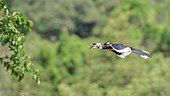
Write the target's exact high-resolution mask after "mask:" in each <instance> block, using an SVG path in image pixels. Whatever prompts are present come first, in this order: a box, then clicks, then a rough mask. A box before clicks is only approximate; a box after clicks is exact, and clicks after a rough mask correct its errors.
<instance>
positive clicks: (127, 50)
mask: <svg viewBox="0 0 170 96" xmlns="http://www.w3.org/2000/svg"><path fill="white" fill-rule="evenodd" d="M91 48H98V49H106V50H109V51H112V52H114V53H115V54H116V55H117V56H118V57H120V58H124V57H126V56H127V55H129V54H131V53H132V52H133V53H135V54H137V55H139V56H140V57H142V58H144V59H148V58H149V57H150V53H149V52H147V51H144V50H139V49H136V48H132V47H130V46H128V45H124V44H111V43H109V42H106V43H103V44H102V43H94V44H93V45H92V46H91Z"/></svg>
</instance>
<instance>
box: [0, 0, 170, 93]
mask: <svg viewBox="0 0 170 96" xmlns="http://www.w3.org/2000/svg"><path fill="white" fill-rule="evenodd" d="M6 1H7V4H8V7H9V9H10V11H12V12H15V11H19V12H23V13H24V14H25V15H26V16H27V17H28V18H29V19H31V20H32V21H33V23H34V26H33V31H32V32H30V33H26V36H27V40H26V44H25V50H26V51H27V54H28V55H30V56H31V60H32V63H33V64H34V65H35V66H36V67H37V68H39V69H40V79H41V84H40V85H36V84H35V83H34V81H33V80H32V78H31V77H29V76H28V77H26V78H25V79H24V80H23V81H22V82H20V83H18V82H17V80H16V79H14V78H13V77H11V76H10V72H6V71H5V68H3V67H1V68H0V96H170V91H169V90H170V63H169V62H170V27H169V25H170V6H169V5H170V0H6ZM106 41H110V42H112V43H117V42H119V43H124V44H127V45H130V46H133V47H135V48H139V49H144V50H147V51H149V52H151V53H152V57H151V58H150V59H148V60H144V59H142V58H140V57H139V56H137V55H134V54H131V55H130V56H127V57H126V58H124V59H119V58H117V57H116V56H115V55H114V54H113V53H111V52H108V51H101V50H90V49H89V47H90V46H91V44H92V43H94V42H106ZM4 49H5V48H4Z"/></svg>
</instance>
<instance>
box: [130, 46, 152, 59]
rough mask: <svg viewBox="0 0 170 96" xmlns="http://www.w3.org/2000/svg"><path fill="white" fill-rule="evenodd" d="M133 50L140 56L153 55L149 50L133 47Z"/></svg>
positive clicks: (145, 57)
mask: <svg viewBox="0 0 170 96" xmlns="http://www.w3.org/2000/svg"><path fill="white" fill-rule="evenodd" d="M132 52H134V53H136V54H137V55H139V56H140V57H142V58H144V59H148V58H149V57H150V56H151V55H150V53H149V52H147V51H144V50H139V49H134V48H133V49H132Z"/></svg>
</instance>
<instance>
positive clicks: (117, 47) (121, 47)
mask: <svg viewBox="0 0 170 96" xmlns="http://www.w3.org/2000/svg"><path fill="white" fill-rule="evenodd" d="M112 49H113V50H115V51H116V52H119V53H125V52H129V51H131V48H130V47H129V46H127V45H124V44H112Z"/></svg>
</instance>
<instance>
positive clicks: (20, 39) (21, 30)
mask: <svg viewBox="0 0 170 96" xmlns="http://www.w3.org/2000/svg"><path fill="white" fill-rule="evenodd" d="M0 12H1V13H2V14H1V13H0V46H7V47H8V48H9V51H10V52H9V54H7V55H5V56H4V57H0V63H1V64H3V65H4V67H6V69H7V70H10V71H11V75H13V76H16V77H17V78H18V81H21V80H22V79H23V78H24V76H25V74H26V73H31V74H32V76H33V78H34V79H35V80H36V82H37V83H38V84H39V83H40V80H39V77H38V73H39V70H38V69H36V68H35V67H33V65H32V64H31V61H30V57H29V56H27V55H26V54H25V51H24V46H23V45H24V43H25V39H26V38H25V36H24V34H26V33H27V32H29V31H30V30H31V28H32V26H33V23H32V21H30V20H28V19H27V17H26V16H24V15H23V14H22V13H20V12H14V13H10V12H9V10H8V9H7V7H6V4H5V2H3V1H0Z"/></svg>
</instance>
